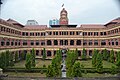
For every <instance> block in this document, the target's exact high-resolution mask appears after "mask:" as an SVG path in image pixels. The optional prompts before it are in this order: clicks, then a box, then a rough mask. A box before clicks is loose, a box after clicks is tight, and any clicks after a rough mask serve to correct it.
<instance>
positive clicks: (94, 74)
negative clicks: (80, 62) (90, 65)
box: [82, 73, 114, 77]
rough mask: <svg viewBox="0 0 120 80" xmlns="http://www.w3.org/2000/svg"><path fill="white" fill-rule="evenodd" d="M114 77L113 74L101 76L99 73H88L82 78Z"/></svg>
mask: <svg viewBox="0 0 120 80" xmlns="http://www.w3.org/2000/svg"><path fill="white" fill-rule="evenodd" d="M112 76H114V75H111V74H99V73H87V74H82V77H112Z"/></svg>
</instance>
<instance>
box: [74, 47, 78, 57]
mask: <svg viewBox="0 0 120 80" xmlns="http://www.w3.org/2000/svg"><path fill="white" fill-rule="evenodd" d="M75 55H76V59H78V49H77V48H76V50H75Z"/></svg>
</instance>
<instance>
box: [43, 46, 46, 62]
mask: <svg viewBox="0 0 120 80" xmlns="http://www.w3.org/2000/svg"><path fill="white" fill-rule="evenodd" d="M42 59H43V60H45V59H46V50H45V48H43V56H42Z"/></svg>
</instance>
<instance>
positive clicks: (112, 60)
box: [110, 49, 114, 63]
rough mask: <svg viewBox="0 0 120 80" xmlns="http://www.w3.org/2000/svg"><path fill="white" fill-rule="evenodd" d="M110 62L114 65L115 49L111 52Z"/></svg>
mask: <svg viewBox="0 0 120 80" xmlns="http://www.w3.org/2000/svg"><path fill="white" fill-rule="evenodd" d="M110 62H111V63H114V51H113V49H112V50H111V51H110Z"/></svg>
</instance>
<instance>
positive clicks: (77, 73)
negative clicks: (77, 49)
mask: <svg viewBox="0 0 120 80" xmlns="http://www.w3.org/2000/svg"><path fill="white" fill-rule="evenodd" d="M72 76H73V77H81V76H82V72H81V66H80V63H79V62H77V63H74V65H73V68H72Z"/></svg>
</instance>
